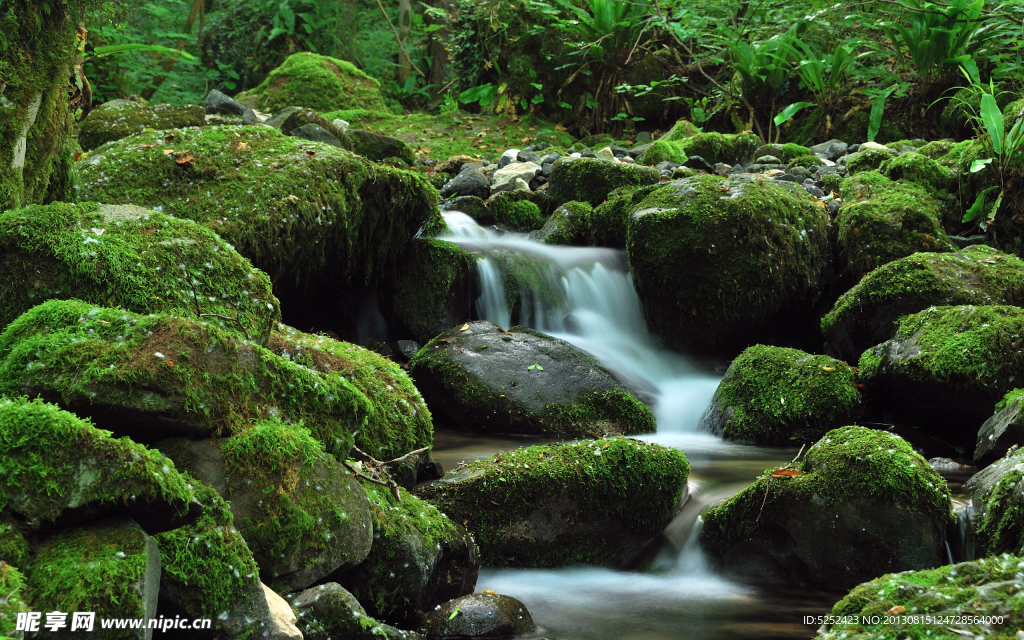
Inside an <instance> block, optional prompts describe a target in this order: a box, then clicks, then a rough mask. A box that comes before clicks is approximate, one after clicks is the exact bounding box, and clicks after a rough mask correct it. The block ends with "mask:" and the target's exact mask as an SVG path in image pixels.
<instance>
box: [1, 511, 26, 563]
mask: <svg viewBox="0 0 1024 640" xmlns="http://www.w3.org/2000/svg"><path fill="white" fill-rule="evenodd" d="M22 527H23V525H20V524H19V523H18V522H17V521H16V520H15V519H14V518H12V517H11V516H10V515H7V514H0V562H4V563H6V564H8V565H13V566H15V567H25V566H26V565H28V560H29V555H30V554H31V551H30V550H29V547H28V542H27V541H26V540H25V536H24V535H22Z"/></svg>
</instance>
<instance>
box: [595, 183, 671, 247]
mask: <svg viewBox="0 0 1024 640" xmlns="http://www.w3.org/2000/svg"><path fill="white" fill-rule="evenodd" d="M657 188H658V185H655V184H651V185H645V186H642V187H620V188H618V189H615V190H614V191H612V192H610V193H609V194H608V197H607V200H605V201H604V203H602V204H600V205H598V206H596V207H594V210H593V212H592V213H591V214H590V236H589V238H588V243H589V244H591V245H593V246H598V247H615V248H617V249H624V248H625V247H626V236H627V233H628V229H629V218H630V216H632V215H633V210H634V209H635V208H636V206H637V205H638V204H640V202H641V201H643V199H644V198H646V197H647V196H648V195H650V194H651V192H652V191H654V190H655V189H657Z"/></svg>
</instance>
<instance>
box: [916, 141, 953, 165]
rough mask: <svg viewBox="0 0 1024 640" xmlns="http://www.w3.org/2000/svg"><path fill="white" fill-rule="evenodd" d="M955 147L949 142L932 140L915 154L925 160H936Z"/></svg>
mask: <svg viewBox="0 0 1024 640" xmlns="http://www.w3.org/2000/svg"><path fill="white" fill-rule="evenodd" d="M955 146H956V143H955V142H952V141H950V140H933V141H932V142H929V143H928V144H926V145H924V146H923V147H921V148H920V149H918V150H917V152H916V153H919V154H920V155H922V156H924V157H926V158H931V159H932V160H938V159H939V158H941V157H942V156H944V155H946V154H947V153H949V152H950V150H951V149H952V148H953V147H955Z"/></svg>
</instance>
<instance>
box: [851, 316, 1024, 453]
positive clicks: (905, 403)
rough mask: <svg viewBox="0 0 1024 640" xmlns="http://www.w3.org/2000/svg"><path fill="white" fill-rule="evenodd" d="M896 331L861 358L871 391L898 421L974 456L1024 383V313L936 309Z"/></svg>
mask: <svg viewBox="0 0 1024 640" xmlns="http://www.w3.org/2000/svg"><path fill="white" fill-rule="evenodd" d="M896 326H897V329H896V333H895V335H894V336H893V337H892V338H891V339H889V340H888V341H886V342H884V343H882V344H880V345H877V346H875V347H873V348H871V349H869V350H867V351H865V352H864V353H863V354H862V355H861V357H860V371H859V374H860V377H861V379H862V380H864V382H865V383H866V384H867V390H868V391H867V392H868V393H869V394H870V395H871V397H872V398H874V399H876V400H877V401H878V402H879V403H880V404H881V405H882V406H884V407H885V408H886V409H887V410H889V411H891V412H892V413H893V414H895V415H896V416H899V417H901V418H903V419H905V420H907V421H908V422H910V423H911V424H915V425H918V426H919V427H921V428H923V429H926V430H927V431H928V432H929V433H931V434H932V435H934V436H939V437H942V438H944V439H946V440H947V441H949V442H951V443H952V444H955V445H958V446H961V447H963V448H964V449H965V450H966V451H972V450H973V449H974V446H975V440H976V438H977V435H978V428H979V427H980V426H981V424H982V423H983V422H984V421H985V420H986V419H988V418H989V417H990V416H991V415H992V411H993V409H994V407H995V406H996V403H997V402H999V400H1000V399H1001V398H1002V397H1003V395H1004V394H1006V393H1007V392H1008V391H1010V390H1012V389H1013V388H1015V386H1018V385H1015V384H1014V380H1018V381H1019V380H1021V379H1024V353H1022V351H1021V347H1022V346H1024V344H1022V342H1021V338H1020V336H1021V335H1024V309H1020V308H1018V307H1010V306H978V307H975V306H956V307H930V308H928V309H926V310H924V311H921V312H920V313H915V314H912V315H908V316H904V317H902V318H901V319H900V320H898V321H897V323H896ZM1018 384H1019V383H1018Z"/></svg>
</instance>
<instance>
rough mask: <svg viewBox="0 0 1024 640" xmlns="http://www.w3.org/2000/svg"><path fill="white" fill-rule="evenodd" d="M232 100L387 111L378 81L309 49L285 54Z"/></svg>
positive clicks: (259, 105)
mask: <svg viewBox="0 0 1024 640" xmlns="http://www.w3.org/2000/svg"><path fill="white" fill-rule="evenodd" d="M235 99H236V100H238V101H239V102H241V103H242V104H245V105H247V106H250V107H252V108H254V109H259V110H260V111H270V112H273V111H277V110H278V109H284V108H285V107H290V106H298V107H307V108H309V109H316V110H317V111H320V112H322V113H326V112H328V111H335V110H338V109H370V110H380V111H384V110H386V107H385V106H384V99H383V98H382V97H381V95H380V83H379V82H377V81H376V80H374V79H373V78H371V77H370V76H368V75H366V74H365V73H363V72H362V71H360V70H359V69H358V68H357V67H356V66H355V65H354V64H352V63H351V62H346V61H344V60H337V59H335V58H329V57H327V56H321V55H317V54H315V53H309V52H304V53H296V54H294V55H291V56H288V58H287V59H286V60H285V61H284V62H283V63H282V64H281V66H280V67H278V68H276V69H274V70H273V71H271V72H270V74H268V75H267V77H266V78H265V79H264V80H263V82H262V83H260V85H259V86H257V87H255V88H254V89H250V90H249V91H246V92H244V93H240V94H238V95H237V96H235Z"/></svg>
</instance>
